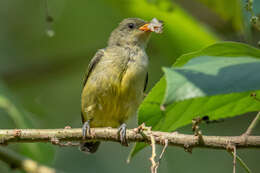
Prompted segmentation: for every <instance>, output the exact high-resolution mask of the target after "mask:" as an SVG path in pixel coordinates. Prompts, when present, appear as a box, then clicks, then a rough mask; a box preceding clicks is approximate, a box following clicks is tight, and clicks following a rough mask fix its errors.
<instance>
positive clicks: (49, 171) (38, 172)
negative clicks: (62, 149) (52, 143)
mask: <svg viewBox="0 0 260 173" xmlns="http://www.w3.org/2000/svg"><path fill="white" fill-rule="evenodd" d="M0 160H2V161H3V162H5V163H7V164H8V165H10V167H11V168H17V169H21V170H23V171H25V172H26V173H58V171H56V170H55V169H53V168H50V167H47V166H44V165H41V164H39V163H37V162H35V161H34V160H31V159H28V158H25V157H22V156H20V155H18V154H17V153H14V152H12V151H10V150H8V149H7V148H4V147H0ZM59 173H61V172H60V171H59Z"/></svg>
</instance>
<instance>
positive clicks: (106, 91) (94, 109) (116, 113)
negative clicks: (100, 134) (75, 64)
mask: <svg viewBox="0 0 260 173" xmlns="http://www.w3.org/2000/svg"><path fill="white" fill-rule="evenodd" d="M135 71H136V70H134V69H133V70H132V69H131V68H129V69H128V70H127V71H126V72H125V74H124V76H123V78H122V79H121V80H119V79H118V74H109V75H107V77H104V78H103V79H101V80H98V81H95V82H93V81H92V82H89V83H87V84H86V87H85V88H84V89H86V90H88V92H83V93H88V94H86V95H82V97H84V98H82V100H83V103H82V110H83V116H84V119H85V121H86V120H89V119H90V120H91V121H90V126H91V127H118V126H119V125H121V124H122V123H124V122H125V121H126V120H127V119H128V118H129V117H131V116H133V115H135V114H136V112H137V109H138V106H139V104H140V103H141V101H142V98H143V88H144V80H145V75H146V73H145V72H142V73H138V74H136V73H135ZM108 76H109V77H108Z"/></svg>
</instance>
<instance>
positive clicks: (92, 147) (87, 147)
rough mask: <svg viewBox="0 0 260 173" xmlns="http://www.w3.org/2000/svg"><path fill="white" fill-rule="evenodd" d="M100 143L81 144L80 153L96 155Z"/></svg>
mask: <svg viewBox="0 0 260 173" xmlns="http://www.w3.org/2000/svg"><path fill="white" fill-rule="evenodd" d="M99 145H100V142H85V143H81V144H80V147H79V149H80V151H83V152H85V153H95V152H96V151H97V149H98V146H99Z"/></svg>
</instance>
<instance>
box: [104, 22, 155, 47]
mask: <svg viewBox="0 0 260 173" xmlns="http://www.w3.org/2000/svg"><path fill="white" fill-rule="evenodd" d="M146 24H148V22H146V21H144V20H142V19H138V18H127V19H124V20H123V21H122V22H121V23H119V25H118V27H117V28H116V29H115V30H114V31H113V32H112V33H111V35H110V37H109V41H108V45H109V46H135V45H137V46H141V47H145V46H146V43H147V42H148V40H149V36H150V33H151V32H150V31H149V30H147V31H144V30H142V29H140V28H141V27H143V26H144V25H146Z"/></svg>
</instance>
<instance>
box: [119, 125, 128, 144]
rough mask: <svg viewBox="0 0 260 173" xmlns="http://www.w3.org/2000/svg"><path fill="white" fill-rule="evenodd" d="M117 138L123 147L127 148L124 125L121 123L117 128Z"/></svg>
mask: <svg viewBox="0 0 260 173" xmlns="http://www.w3.org/2000/svg"><path fill="white" fill-rule="evenodd" d="M118 138H119V139H120V142H121V144H122V145H123V146H127V147H128V142H127V139H126V124H125V123H123V124H122V125H121V126H120V127H119V128H118Z"/></svg>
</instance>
